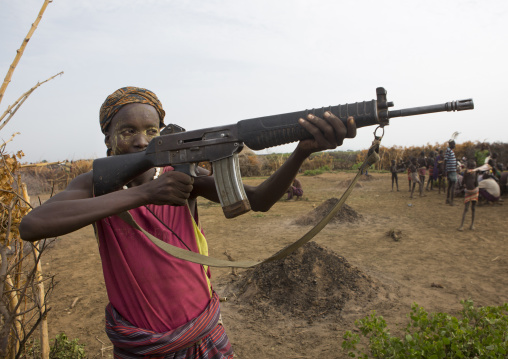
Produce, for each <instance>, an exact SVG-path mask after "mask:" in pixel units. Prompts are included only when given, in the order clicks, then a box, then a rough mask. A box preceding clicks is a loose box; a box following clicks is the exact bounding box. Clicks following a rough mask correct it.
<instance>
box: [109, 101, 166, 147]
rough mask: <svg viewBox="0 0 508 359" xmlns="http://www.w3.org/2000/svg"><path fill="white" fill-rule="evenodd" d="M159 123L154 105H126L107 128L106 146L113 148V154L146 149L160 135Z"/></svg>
mask: <svg viewBox="0 0 508 359" xmlns="http://www.w3.org/2000/svg"><path fill="white" fill-rule="evenodd" d="M159 123H160V121H159V114H158V113H157V111H156V110H155V108H154V107H152V106H150V105H147V104H142V103H132V104H128V105H125V106H123V107H122V108H121V109H120V111H118V113H117V114H116V115H115V117H113V119H112V120H111V123H110V125H109V127H108V128H107V130H106V138H105V143H106V146H108V148H111V155H121V154H125V153H133V152H140V151H144V150H145V149H146V147H147V146H148V143H149V142H150V141H151V140H152V138H154V137H156V136H158V135H159Z"/></svg>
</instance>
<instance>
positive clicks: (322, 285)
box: [229, 242, 377, 320]
mask: <svg viewBox="0 0 508 359" xmlns="http://www.w3.org/2000/svg"><path fill="white" fill-rule="evenodd" d="M237 278H238V277H237ZM376 288H377V286H376V285H374V281H373V280H372V279H371V278H370V277H368V276H367V275H365V274H363V273H362V272H361V271H360V270H359V269H357V268H356V267H353V266H351V265H350V264H349V263H348V261H347V260H346V259H345V258H344V257H342V256H339V255H337V254H335V253H334V252H332V251H330V250H327V249H324V248H322V247H321V246H319V245H317V244H316V243H315V242H309V243H307V244H306V245H304V246H302V247H301V248H299V249H298V250H296V251H295V252H293V253H292V254H291V255H289V256H288V257H286V258H285V259H283V260H280V261H275V262H271V263H263V264H261V265H259V266H257V267H255V268H252V269H249V270H247V271H246V272H245V273H244V274H243V275H242V276H241V277H240V278H239V279H236V282H235V283H234V285H233V287H230V288H229V291H230V293H229V295H230V296H231V295H233V296H234V297H236V298H237V300H238V301H241V302H244V303H247V304H249V305H250V306H251V307H252V308H253V309H254V310H256V309H257V310H260V311H263V312H264V311H266V310H265V309H266V307H267V306H269V307H271V308H273V309H276V310H277V311H278V312H280V313H282V314H285V315H286V314H287V315H291V316H294V317H298V318H303V319H306V320H314V319H319V318H325V317H328V316H339V315H340V312H341V310H342V309H343V308H344V305H345V304H346V302H347V301H348V300H349V299H352V298H358V297H359V296H368V297H370V296H371V295H372V294H373V293H374V292H375V291H376ZM231 291H232V292H233V293H234V294H233V293H231Z"/></svg>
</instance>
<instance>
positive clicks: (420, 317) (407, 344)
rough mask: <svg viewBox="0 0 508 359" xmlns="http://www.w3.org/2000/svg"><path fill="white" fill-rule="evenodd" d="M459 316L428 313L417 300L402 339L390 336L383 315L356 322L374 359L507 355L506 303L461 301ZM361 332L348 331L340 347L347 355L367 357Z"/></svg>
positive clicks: (507, 314) (507, 318)
mask: <svg viewBox="0 0 508 359" xmlns="http://www.w3.org/2000/svg"><path fill="white" fill-rule="evenodd" d="M461 303H462V305H463V309H462V310H461V311H460V316H459V317H461V318H462V319H458V318H456V317H453V316H451V315H449V314H446V313H436V314H428V313H427V312H426V311H425V310H424V309H423V308H422V307H419V306H418V305H417V304H416V303H415V304H413V305H412V307H411V313H410V314H409V315H408V317H409V319H410V322H409V324H408V325H407V327H406V329H405V333H404V336H403V338H398V337H396V336H392V335H390V332H389V331H388V329H387V325H386V322H385V320H384V319H383V317H382V316H376V313H375V312H373V313H372V314H371V315H368V316H366V317H365V318H363V319H360V320H357V321H356V322H355V324H356V326H357V327H358V329H360V332H361V334H362V335H363V336H364V337H365V338H367V339H368V349H369V352H370V354H371V355H372V357H374V358H401V359H402V358H431V359H439V358H506V357H507V355H508V354H507V353H508V303H505V304H504V305H502V306H499V307H480V308H475V307H474V305H473V301H472V300H466V301H461ZM359 343H360V335H358V334H353V333H352V332H351V331H347V332H346V333H345V334H344V341H343V342H342V348H343V349H344V350H347V351H348V355H349V356H350V357H353V358H354V357H356V355H358V356H359V357H360V358H368V355H367V354H366V353H364V352H362V351H361V350H359V349H357V345H358V344H359Z"/></svg>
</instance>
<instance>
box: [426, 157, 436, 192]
mask: <svg viewBox="0 0 508 359" xmlns="http://www.w3.org/2000/svg"><path fill="white" fill-rule="evenodd" d="M434 160H435V153H434V151H430V153H429V157H427V163H426V164H427V170H428V171H429V180H428V181H427V187H426V190H427V191H428V190H429V185H430V190H431V191H432V190H434Z"/></svg>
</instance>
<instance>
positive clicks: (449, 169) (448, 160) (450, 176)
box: [444, 140, 457, 206]
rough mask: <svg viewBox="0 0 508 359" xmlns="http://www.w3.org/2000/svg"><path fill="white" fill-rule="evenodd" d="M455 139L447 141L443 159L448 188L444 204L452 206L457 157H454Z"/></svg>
mask: <svg viewBox="0 0 508 359" xmlns="http://www.w3.org/2000/svg"><path fill="white" fill-rule="evenodd" d="M454 148H455V141H454V140H450V141H448V148H447V149H446V153H445V157H444V161H445V171H446V179H447V180H448V188H447V191H446V204H449V205H450V206H454V205H455V204H454V203H453V199H454V197H455V183H457V158H456V157H455V152H454V151H453V149H454Z"/></svg>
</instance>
